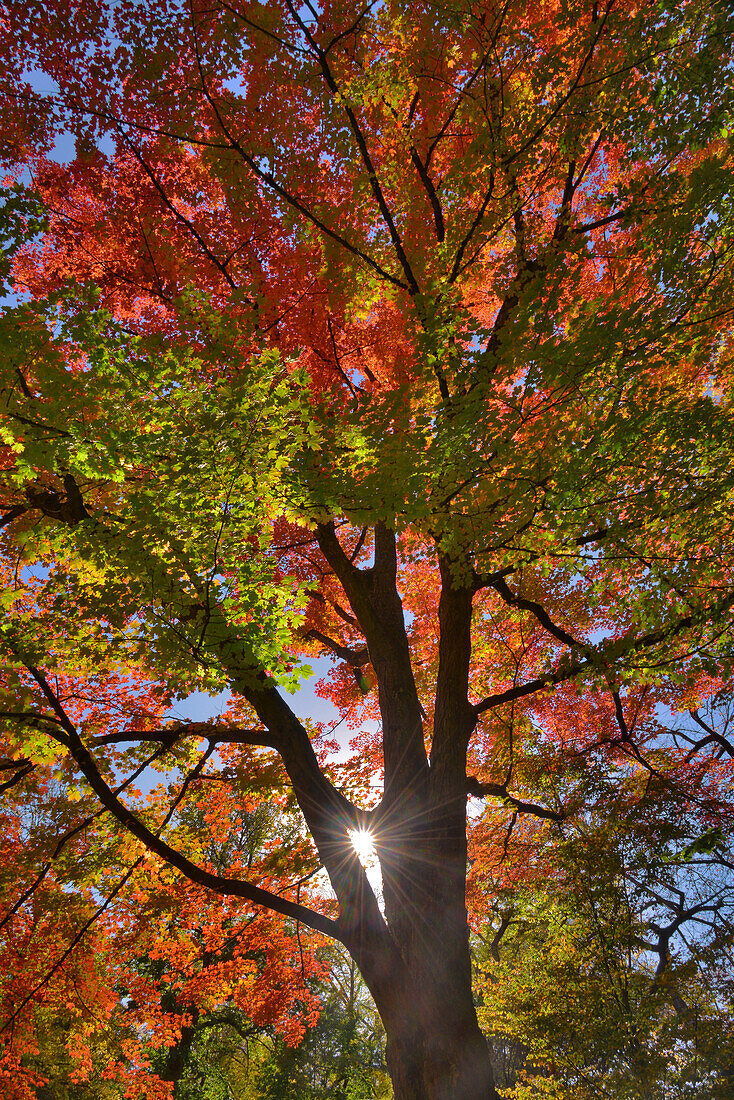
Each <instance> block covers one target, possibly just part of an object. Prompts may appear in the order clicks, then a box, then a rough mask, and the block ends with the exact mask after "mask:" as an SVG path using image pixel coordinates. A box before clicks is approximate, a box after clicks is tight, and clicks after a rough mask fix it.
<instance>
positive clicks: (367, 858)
mask: <svg viewBox="0 0 734 1100" xmlns="http://www.w3.org/2000/svg"><path fill="white" fill-rule="evenodd" d="M349 840H350V842H351V845H352V847H353V848H354V850H355V852H356V853H357V856H358V858H359V861H360V863H371V862H372V861H373V860H374V858H375V841H374V838H373V836H372V833H371V832H370V831H369V829H350V830H349Z"/></svg>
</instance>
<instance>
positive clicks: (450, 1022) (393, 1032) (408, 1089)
mask: <svg viewBox="0 0 734 1100" xmlns="http://www.w3.org/2000/svg"><path fill="white" fill-rule="evenodd" d="M428 1007H429V1006H425V1005H424V1006H423V1011H421V1008H420V1007H419V1006H418V1005H416V1003H415V1001H413V1003H412V1004H407V1005H406V1008H405V1013H404V1015H403V1018H402V1019H401V1020H399V1021H396V1022H392V1021H391V1022H390V1024H389V1025H388V1026H387V1028H386V1030H387V1046H386V1051H385V1056H386V1060H387V1066H388V1069H389V1071H390V1077H391V1079H392V1086H393V1092H394V1095H395V1100H498V1098H497V1093H496V1091H495V1088H494V1079H493V1073H492V1065H491V1062H490V1058H489V1049H488V1046H487V1042H486V1040H485V1038H484V1036H483V1035H482V1033H481V1031H480V1030H479V1026H478V1024H477V1021H476V1015H475V1012H474V1007H473V1005H471V1006H468V1007H469V1011H464V1012H462V1013H461V1015H460V1016H458V1017H457V1016H456V1015H454V1011H455V1009H456V1007H457V1006H456V1005H449V1004H443V1005H435V1004H434V1005H432V1006H430V1009H431V1011H430V1017H429V1018H427V1019H426V1012H425V1009H426V1008H428ZM465 1008H466V1006H465ZM421 1016H423V1017H424V1018H423V1020H420V1019H419V1018H420V1017H421Z"/></svg>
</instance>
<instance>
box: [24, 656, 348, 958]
mask: <svg viewBox="0 0 734 1100" xmlns="http://www.w3.org/2000/svg"><path fill="white" fill-rule="evenodd" d="M27 667H28V671H29V672H30V674H31V675H32V676H33V678H34V680H35V681H36V683H37V684H38V686H39V687H40V689H41V691H42V692H43V694H44V695H45V697H46V699H47V700H48V702H49V704H50V705H51V708H52V709H53V710H54V712H55V714H56V716H57V717H58V719H59V721H60V723H61V725H62V727H63V729H64V732H65V734H66V737H67V739H68V743H69V751H70V753H71V755H72V757H73V759H74V761H75V762H76V764H77V766H78V768H79V770H80V771H81V773H82V775H83V776H84V778H85V779H86V781H87V783H88V784H89V786H90V787H91V788H92V790H93V791H94V793H95V794H96V795H97V798H98V799H99V800H100V802H101V803H102V805H103V806H104V808H105V809H106V810H107V811H108V812H109V813H110V814H111V815H112V816H113V817H114V818H115V820H116V821H118V822H119V823H120V824H121V825H123V826H124V827H125V828H126V829H127V830H128V832H130V833H131V834H132V835H133V836H134V837H136V838H137V839H138V840H140V841H141V843H142V844H144V845H145V847H146V848H148V850H149V851H151V852H155V854H156V855H158V856H160V857H161V859H163V860H165V862H166V863H168V864H170V866H171V867H175V868H176V870H177V871H180V872H181V873H182V874H183V875H185V876H186V878H188V879H190V880H191V881H192V882H195V883H197V884H198V885H199V886H205V887H206V888H207V889H209V890H213V891H214V892H215V893H217V894H222V895H225V896H227V895H231V896H234V897H240V898H244V899H245V900H246V901H250V902H252V903H253V904H255V905H262V906H264V907H265V908H266V909H272V910H273V911H274V912H276V913H281V914H282V915H283V916H286V917H292V918H293V919H294V920H300V921H301V922H302V923H303V924H306V925H307V926H308V927H309V928H313V929H315V930H316V931H317V932H323V933H324V935H326V936H330V937H332V938H335V939H339V938H340V936H339V934H338V928H337V925H336V923H335V922H334V921H332V920H330V919H329V918H328V917H324V916H323V915H322V914H321V913H316V912H314V911H313V910H311V909H308V908H306V906H304V905H299V904H296V903H295V902H292V901H288V900H286V899H285V898H281V897H279V896H278V895H277V894H273V893H271V892H270V890H263V889H262V888H261V887H259V886H255V885H253V884H252V883H250V882H247V881H245V880H244V879H230V878H225V877H223V876H221V875H214V874H212V873H211V872H209V871H205V870H204V868H203V867H199V866H197V865H196V864H195V863H192V862H191V860H189V859H187V858H186V856H184V855H183V854H182V853H181V852H178V851H176V849H174V848H171V846H170V845H169V844H166V842H165V841H164V840H162V839H161V838H160V837H159V836H156V835H155V833H153V832H151V830H150V829H148V828H147V826H146V825H144V824H143V822H142V821H140V819H139V818H137V817H136V816H135V815H134V814H133V813H132V812H131V811H130V810H129V809H128V808H127V806H125V805H124V804H123V803H122V802H120V800H119V798H118V797H117V796H116V795H115V793H114V791H113V790H112V788H111V787H109V786H108V784H107V783H106V782H105V780H104V778H103V777H102V775H101V774H100V772H99V769H98V768H97V765H96V763H95V762H94V760H93V758H92V756H91V754H90V752H89V750H88V749H87V748H85V746H84V744H83V743H82V741H81V738H80V737H79V734H78V733H77V730H76V727H75V726H74V724H73V723H72V722H71V721H70V719H69V718H68V716H67V714H66V712H65V711H64V709H63V707H62V706H61V704H60V702H59V700H58V698H57V697H56V694H55V693H54V691H53V690H52V688H51V686H50V684H49V683H48V681H47V679H46V677H45V676H44V675H43V673H42V672H40V671H39V669H37V668H35V667H33V666H31V665H29V666H27Z"/></svg>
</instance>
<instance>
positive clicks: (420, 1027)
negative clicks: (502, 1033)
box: [347, 910, 498, 1100]
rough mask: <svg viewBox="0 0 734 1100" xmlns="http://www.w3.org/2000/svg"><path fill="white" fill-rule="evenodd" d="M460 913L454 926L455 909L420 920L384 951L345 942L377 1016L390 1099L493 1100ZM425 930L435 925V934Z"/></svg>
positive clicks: (489, 1065) (467, 937)
mask: <svg viewBox="0 0 734 1100" xmlns="http://www.w3.org/2000/svg"><path fill="white" fill-rule="evenodd" d="M415 912H416V911H415V910H414V914H415ZM423 916H424V917H425V916H426V914H425V913H423ZM463 916H464V920H463V924H462V927H461V928H459V927H457V922H456V920H455V918H456V913H455V912H454V913H453V914H452V918H454V919H452V918H449V920H448V921H447V920H446V919H445V915H444V916H443V919H441V918H439V919H438V920H437V919H435V914H434V919H433V920H428V921H425V920H421V921H420V923H419V925H418V926H417V927H415V926H414V935H413V937H412V941H411V943H410V945H409V946H404V947H403V950H401V951H396V950H395V947H396V945H395V943H394V941H393V942H392V944H391V947H390V949H389V950H388V951H387V952H385V951H383V950H380V949H379V948H378V950H377V951H375V950H374V947H375V943H374V941H372V943H371V945H370V948H368V949H367V950H365V947H366V946H367V945H366V943H365V941H364V940H363V941H362V942H361V943H359V944H356V943H352V944H348V945H347V946H349V948H350V950H351V951H352V954H353V956H354V957H355V958H356V959H357V962H358V964H359V966H360V969H361V971H362V974H363V976H364V978H365V981H366V982H367V985H368V986H369V989H370V991H371V993H372V996H373V998H374V1001H375V1004H376V1005H377V1009H378V1011H379V1013H380V1016H381V1017H382V1022H383V1024H384V1027H385V1033H386V1036H387V1045H386V1051H385V1057H386V1061H387V1067H388V1070H389V1072H390V1077H391V1079H392V1085H393V1090H394V1095H395V1100H498V1097H497V1093H496V1091H495V1088H494V1079H493V1072H492V1065H491V1061H490V1056H489V1048H488V1045H487V1042H486V1040H485V1038H484V1035H483V1034H482V1032H481V1031H480V1029H479V1024H478V1023H477V1015H476V1010H475V1008H474V1001H473V997H472V990H471V966H470V956H469V934H468V927H467V924H466V912H465V911H464V914H463ZM452 924H453V927H450V925H452ZM429 929H431V933H432V932H433V931H434V930H436V929H440V931H439V936H438V937H437V936H436V935H434V934H431V933H429V934H426V933H427V932H428V930H429ZM441 934H442V939H441V942H439V938H440V937H441ZM383 946H384V945H383ZM355 948H356V949H355Z"/></svg>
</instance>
